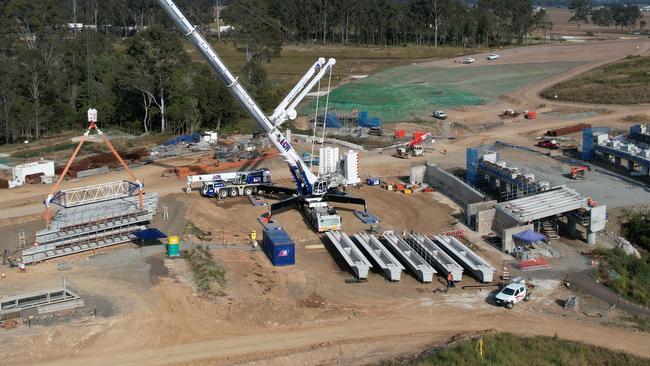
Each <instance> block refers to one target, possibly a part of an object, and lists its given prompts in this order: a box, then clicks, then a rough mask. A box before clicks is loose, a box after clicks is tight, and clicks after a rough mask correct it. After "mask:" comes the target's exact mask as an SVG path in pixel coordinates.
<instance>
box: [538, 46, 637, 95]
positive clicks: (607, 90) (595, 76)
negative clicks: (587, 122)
mask: <svg viewBox="0 0 650 366" xmlns="http://www.w3.org/2000/svg"><path fill="white" fill-rule="evenodd" d="M542 95H543V96H544V97H545V98H548V99H554V100H555V99H557V100H562V101H570V102H578V103H594V104H642V103H649V102H650V57H649V56H645V57H638V56H628V57H627V58H626V59H625V60H623V61H620V62H616V63H613V64H610V65H607V66H603V67H601V68H598V69H596V70H593V71H589V72H587V73H585V74H582V75H580V76H578V77H576V78H574V79H571V80H567V81H564V82H562V83H559V84H556V85H554V86H552V87H550V88H548V89H546V90H544V91H543V92H542Z"/></svg>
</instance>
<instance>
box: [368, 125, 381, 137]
mask: <svg viewBox="0 0 650 366" xmlns="http://www.w3.org/2000/svg"><path fill="white" fill-rule="evenodd" d="M368 135H375V136H383V135H384V129H383V128H381V127H370V128H369V129H368Z"/></svg>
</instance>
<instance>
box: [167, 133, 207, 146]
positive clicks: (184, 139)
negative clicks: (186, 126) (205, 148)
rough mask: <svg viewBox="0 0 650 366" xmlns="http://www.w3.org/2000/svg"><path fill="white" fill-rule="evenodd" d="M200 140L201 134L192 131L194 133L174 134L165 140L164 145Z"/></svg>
mask: <svg viewBox="0 0 650 366" xmlns="http://www.w3.org/2000/svg"><path fill="white" fill-rule="evenodd" d="M199 141H201V134H199V133H194V134H191V135H190V134H186V135H180V136H176V137H174V138H173V139H171V140H167V141H165V143H164V145H165V146H171V145H178V144H181V143H184V144H191V143H197V142H199Z"/></svg>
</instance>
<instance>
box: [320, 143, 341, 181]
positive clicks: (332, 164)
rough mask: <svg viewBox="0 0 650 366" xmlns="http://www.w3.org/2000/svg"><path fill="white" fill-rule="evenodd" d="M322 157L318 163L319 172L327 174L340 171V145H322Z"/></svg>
mask: <svg viewBox="0 0 650 366" xmlns="http://www.w3.org/2000/svg"><path fill="white" fill-rule="evenodd" d="M319 151H320V158H319V164H318V174H319V175H325V174H331V173H336V172H337V171H338V165H339V164H338V163H339V148H338V147H322V148H320V150H319Z"/></svg>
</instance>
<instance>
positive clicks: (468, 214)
mask: <svg viewBox="0 0 650 366" xmlns="http://www.w3.org/2000/svg"><path fill="white" fill-rule="evenodd" d="M160 4H161V6H162V9H163V10H164V11H165V13H166V14H167V15H168V16H169V17H170V19H171V20H173V22H174V24H175V25H176V26H177V28H178V29H179V30H180V31H175V33H174V34H175V36H178V37H183V36H184V35H185V36H186V40H185V41H184V42H187V43H189V44H191V45H192V46H194V47H195V50H196V52H197V53H198V54H199V55H200V56H201V57H203V59H204V60H205V62H206V63H207V64H208V66H210V68H211V70H212V71H213V72H214V73H215V74H216V75H217V76H218V77H219V79H220V80H221V81H222V82H223V83H224V84H225V85H226V86H228V91H229V92H230V93H231V95H232V96H233V97H234V98H235V99H236V100H237V101H238V102H239V103H240V104H241V106H242V108H243V109H244V110H245V111H246V112H247V113H248V115H249V116H250V118H251V119H252V120H253V121H254V122H255V123H256V126H257V128H258V130H259V133H256V134H252V135H249V134H238V133H224V134H222V133H221V132H218V131H202V132H200V133H195V134H187V135H179V136H175V137H173V138H169V139H166V140H165V141H164V142H162V143H159V144H148V145H146V146H145V145H144V144H142V145H141V144H138V143H134V144H132V145H133V147H132V148H131V149H123V148H120V149H117V148H116V147H115V146H114V143H115V141H120V140H123V139H125V137H123V136H120V135H119V134H114V133H112V132H106V133H105V132H103V131H102V130H101V129H100V128H98V125H101V124H100V122H101V119H102V111H101V110H99V111H98V110H95V109H92V108H91V109H89V110H88V113H87V117H88V118H87V125H86V127H87V128H86V129H82V130H80V131H79V133H78V135H79V136H77V137H75V138H73V139H72V141H71V142H72V143H73V144H74V148H73V149H70V150H69V151H65V153H60V154H59V155H57V157H52V158H50V157H46V158H42V157H41V158H40V159H37V158H31V159H24V160H12V161H11V164H10V165H8V166H7V168H8V169H7V170H5V173H6V174H5V175H4V177H5V178H6V179H2V180H0V183H2V184H1V185H0V186H1V187H2V188H3V189H0V202H2V203H0V207H1V208H2V209H1V210H0V235H1V237H2V238H3V240H2V241H0V250H2V252H3V262H2V268H1V271H2V279H1V281H0V320H1V321H2V328H4V329H1V331H0V351H1V352H2V354H3V360H4V361H3V363H6V364H14V363H16V364H17V363H25V362H27V363H28V364H34V365H36V364H38V365H41V364H42V365H66V366H72V365H88V364H90V365H118V364H119V365H121V364H147V365H185V364H196V365H203V364H205V365H208V364H210V365H212V364H214V365H222V364H224V365H225V364H250V365H253V364H265V365H287V364H346V365H357V364H359V365H361V364H363V365H365V364H378V363H380V362H382V361H383V360H385V359H388V358H391V357H395V356H400V355H405V354H417V353H419V352H420V351H421V350H422V349H424V348H426V347H431V346H436V345H439V344H442V343H445V342H447V341H448V340H449V339H451V338H453V337H455V336H457V335H460V334H464V333H473V332H481V331H485V330H488V329H490V330H495V331H498V332H510V333H513V334H517V335H527V336H529V335H546V336H555V337H559V338H561V339H564V340H572V341H578V342H584V343H587V344H590V345H597V346H604V347H607V348H611V349H615V350H619V351H624V352H627V353H629V354H632V355H635V356H639V357H643V358H648V357H650V351H649V350H648V347H647V344H648V335H647V333H644V332H642V331H638V330H636V329H634V322H632V321H631V320H630V319H631V318H632V317H635V318H636V317H638V318H641V319H647V317H649V316H650V309H649V308H648V307H646V306H643V305H640V304H636V303H634V302H632V301H629V300H627V299H625V298H624V297H623V296H621V295H620V294H618V293H616V292H615V291H614V290H612V289H611V288H609V287H606V286H605V285H604V284H602V283H599V282H597V281H596V279H595V278H594V275H593V274H594V273H595V272H596V271H598V265H599V259H598V257H597V256H596V255H594V254H593V251H594V249H595V248H599V247H604V248H619V247H620V248H622V249H623V250H625V251H632V252H634V251H636V254H637V255H638V249H636V248H634V247H633V246H632V244H630V243H629V242H627V241H626V240H625V239H623V238H622V237H621V236H620V230H618V229H615V228H614V226H613V223H612V218H613V217H614V218H615V217H617V215H618V214H619V212H620V211H618V210H620V209H624V208H629V207H633V206H635V205H648V204H650V176H649V168H650V125H647V124H646V123H648V122H644V123H639V122H625V117H626V116H628V115H631V114H642V113H644V112H645V113H650V112H649V111H648V107H647V106H641V105H639V106H616V105H612V106H602V105H600V106H594V105H586V104H578V103H568V102H559V101H553V100H547V99H543V98H542V97H541V96H540V95H539V94H540V92H541V91H542V90H544V89H545V88H547V87H549V86H551V85H553V84H556V83H558V82H560V81H563V80H568V79H570V78H573V77H575V76H577V75H580V74H581V73H583V72H586V71H588V70H590V69H594V68H596V67H599V66H601V65H603V64H605V63H608V62H613V61H615V60H617V59H620V58H623V57H625V56H626V55H647V52H648V51H650V41H648V40H647V39H617V40H606V41H598V42H594V43H557V44H545V45H537V46H530V47H521V48H509V49H504V50H500V55H499V58H498V59H496V60H494V61H489V62H490V64H489V65H486V64H485V62H488V61H483V60H485V59H486V57H487V56H488V53H487V52H486V53H485V54H477V55H475V56H473V57H475V58H476V59H478V60H480V61H478V62H473V63H471V64H464V63H463V62H459V61H458V60H457V59H443V60H435V61H425V62H418V63H412V64H408V65H404V66H398V67H393V68H389V69H386V70H383V71H380V72H378V73H375V74H372V75H361V76H355V77H352V78H351V80H352V81H349V82H346V83H342V85H337V86H335V87H333V88H332V90H331V91H330V90H327V91H325V92H323V91H322V90H321V84H320V83H321V80H326V79H327V78H328V77H330V78H331V72H332V69H333V68H335V67H336V61H335V60H334V59H325V58H320V59H318V60H315V62H314V64H313V65H312V66H311V67H310V68H309V69H308V70H307V71H306V73H305V74H304V76H303V77H302V78H301V79H300V80H299V81H298V82H297V84H296V85H295V87H294V88H293V89H292V90H291V91H290V92H289V93H288V94H287V95H286V97H285V98H284V99H283V100H282V102H281V103H280V104H279V105H278V106H277V108H275V110H274V111H273V112H272V113H266V112H265V111H263V110H262V109H261V108H260V107H259V106H258V105H257V104H256V102H255V100H254V99H253V98H252V97H251V95H250V94H249V93H248V91H247V90H246V89H245V87H244V86H243V85H242V84H241V83H239V82H238V81H237V77H236V76H235V75H233V73H232V72H231V70H230V69H229V67H228V65H226V64H225V63H224V62H223V61H222V60H221V58H220V57H219V56H218V55H217V53H215V51H214V49H212V47H211V46H210V44H209V43H208V42H207V41H206V40H205V39H204V38H203V36H202V34H201V33H200V32H199V31H198V30H197V28H196V27H193V26H192V25H191V24H190V23H189V21H188V20H187V19H186V18H185V16H184V15H183V13H182V11H183V9H182V7H181V8H178V7H176V5H175V4H174V3H173V2H172V1H161V2H160ZM481 61H483V62H481ZM531 63H535V65H536V66H534V67H533V66H531ZM317 88H318V90H316V89H317ZM437 109H440V110H442V109H444V110H445V111H446V113H438V112H437ZM447 115H449V116H447ZM84 122H86V121H84ZM89 146H91V150H92V151H91V152H88V150H87V149H88V148H89ZM120 146H121V145H120ZM100 147H101V149H102V150H101V152H97V150H98V149H100ZM202 251H203V252H202ZM199 255H203V256H204V257H202V258H204V259H205V258H207V259H206V260H207V261H209V262H210V263H214V265H216V266H218V267H215V268H218V270H213V271H212V272H215V271H216V272H218V275H217V276H216V277H215V278H218V280H214V281H213V283H210V284H202V283H201V281H200V280H199V277H198V276H199V270H197V268H198V267H197V266H199V265H198V264H197V262H196V261H195V259H194V258H195V256H199ZM513 284H516V285H519V284H521V285H525V286H526V289H527V292H526V296H525V297H524V296H523V293H522V296H516V295H518V294H519V292H517V293H516V294H515V296H513V297H511V298H510V300H507V299H506V300H503V299H502V297H501V294H502V291H505V290H504V289H507V288H508V286H509V285H513ZM517 291H519V290H517Z"/></svg>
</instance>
